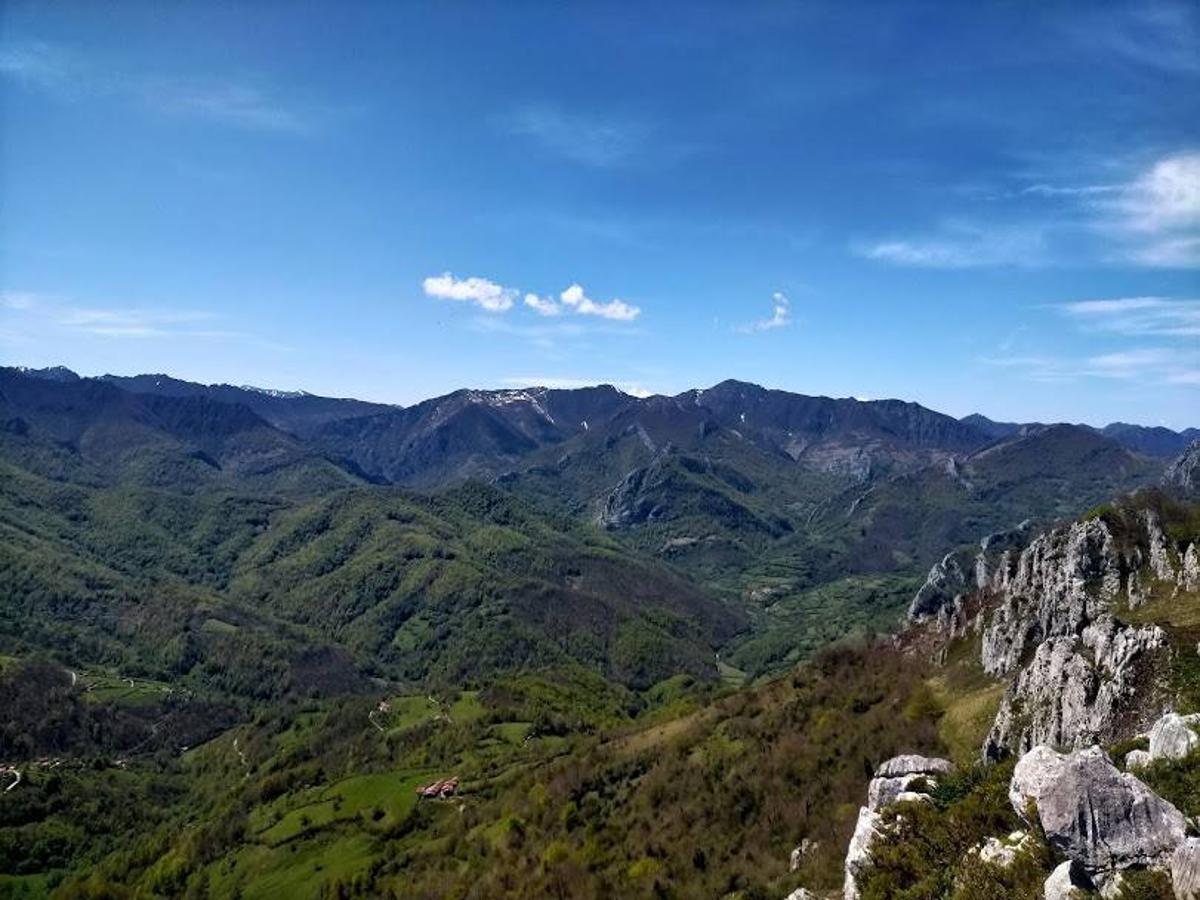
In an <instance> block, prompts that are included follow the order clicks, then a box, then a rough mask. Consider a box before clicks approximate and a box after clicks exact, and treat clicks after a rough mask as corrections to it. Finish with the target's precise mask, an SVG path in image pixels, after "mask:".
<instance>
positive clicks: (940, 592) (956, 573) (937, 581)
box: [908, 551, 974, 622]
mask: <svg viewBox="0 0 1200 900" xmlns="http://www.w3.org/2000/svg"><path fill="white" fill-rule="evenodd" d="M969 560H970V555H969V554H967V553H965V552H964V551H955V552H954V553H947V554H946V555H945V556H944V557H943V558H942V559H941V560H940V561H939V562H937V563H934V565H933V568H931V569H930V570H929V575H928V576H927V577H926V578H925V583H924V584H923V585H921V587H920V589H918V591H917V593H916V595H915V596H914V597H913V599H912V603H911V604H909V607H908V620H909V621H910V622H920V621H924V620H925V619H928V618H930V617H931V616H935V615H937V614H938V613H939V612H941V611H942V610H943V609H946V608H947V607H949V606H951V605H952V604H953V603H954V600H955V598H956V597H959V596H961V595H962V594H964V593H966V592H967V591H969V590H972V589H973V588H974V585H973V584H972V583H971V582H970V580H968V577H967V571H968V569H967V565H969Z"/></svg>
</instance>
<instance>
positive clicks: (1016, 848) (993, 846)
mask: <svg viewBox="0 0 1200 900" xmlns="http://www.w3.org/2000/svg"><path fill="white" fill-rule="evenodd" d="M1032 844H1033V839H1032V838H1031V837H1030V836H1029V833H1028V832H1025V831H1014V832H1013V833H1012V834H1010V835H1009V836H1008V837H1007V838H1006V839H1001V838H995V837H990V838H988V839H987V840H986V841H984V843H983V846H982V847H980V848H979V858H980V859H981V860H983V861H984V862H985V863H990V864H991V865H994V866H1001V867H1002V868H1008V867H1009V866H1011V865H1012V864H1013V863H1014V862H1016V859H1017V854H1018V853H1020V852H1021V851H1022V850H1024V849H1025V848H1026V847H1029V846H1032Z"/></svg>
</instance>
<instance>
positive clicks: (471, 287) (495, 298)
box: [421, 272, 518, 312]
mask: <svg viewBox="0 0 1200 900" xmlns="http://www.w3.org/2000/svg"><path fill="white" fill-rule="evenodd" d="M421 286H422V287H423V288H424V290H425V294H426V295H427V296H429V297H434V298H435V299H438V300H459V301H464V302H468V303H475V304H477V305H478V306H479V307H481V308H482V309H485V310H487V311H488V312H506V311H507V310H509V309H512V305H513V301H514V299H515V298H516V297H517V295H518V292H517V291H516V290H515V289H514V288H506V287H503V286H501V285H499V284H496V282H494V281H489V280H488V279H486V278H474V277H472V278H463V279H458V278H455V277H454V276H453V275H452V274H450V273H449V272H443V273H442V274H441V275H431V276H430V277H428V278H426V279H425V280H424V281H423V282H421Z"/></svg>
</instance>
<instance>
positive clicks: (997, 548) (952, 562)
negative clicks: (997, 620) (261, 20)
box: [908, 519, 1032, 622]
mask: <svg viewBox="0 0 1200 900" xmlns="http://www.w3.org/2000/svg"><path fill="white" fill-rule="evenodd" d="M1031 524H1032V523H1031V522H1030V521H1029V520H1028V519H1027V520H1025V521H1024V522H1022V523H1021V524H1020V525H1018V526H1017V527H1016V528H1010V529H1008V530H1007V531H997V532H995V533H993V534H989V535H987V536H986V537H984V538H983V539H982V540H981V541H980V542H979V548H978V550H977V551H971V550H969V549H967V550H955V551H954V552H952V553H947V554H946V555H945V556H944V557H943V558H942V559H941V560H940V561H939V562H937V563H935V564H934V565H933V567H932V568H931V569H930V570H929V575H928V577H926V579H925V583H924V584H923V585H921V587H920V589H918V590H917V593H916V595H915V596H914V597H913V599H912V603H911V604H910V605H909V608H908V620H909V621H910V622H920V621H924V620H925V619H929V618H932V617H934V616H938V617H939V618H941V617H943V616H945V615H946V613H947V612H948V611H952V609H953V607H954V606H955V604H956V602H957V601H958V599H959V598H960V597H961V596H962V595H963V594H966V593H969V592H971V591H975V590H978V589H980V588H983V587H986V586H987V585H988V584H989V582H990V581H991V579H992V575H993V573H994V572H995V571H996V568H997V565H1000V564H1002V563H1003V562H1004V560H1005V559H1008V558H1010V557H1011V554H1012V553H1013V551H1017V550H1019V549H1020V548H1021V547H1023V546H1025V543H1026V541H1027V540H1028V535H1029V530H1030V527H1031Z"/></svg>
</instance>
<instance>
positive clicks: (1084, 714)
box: [984, 615, 1167, 759]
mask: <svg viewBox="0 0 1200 900" xmlns="http://www.w3.org/2000/svg"><path fill="white" fill-rule="evenodd" d="M1166 647H1167V639H1166V634H1165V633H1164V632H1163V631H1162V629H1160V628H1158V627H1156V626H1152V625H1151V626H1144V627H1141V628H1132V627H1126V626H1121V625H1118V624H1117V623H1116V622H1115V621H1114V620H1113V618H1112V617H1111V616H1108V615H1105V616H1102V617H1101V618H1100V620H1099V621H1097V622H1095V623H1094V624H1091V625H1089V626H1087V627H1086V628H1084V630H1083V633H1082V634H1081V635H1080V636H1079V637H1056V638H1051V639H1050V640H1047V641H1044V642H1042V643H1041V644H1039V645H1038V647H1037V650H1036V651H1035V652H1034V655H1033V659H1032V660H1031V661H1030V662H1029V664H1028V665H1027V666H1025V668H1023V669H1022V670H1021V671H1020V672H1019V673H1018V675H1017V677H1016V679H1015V680H1014V681H1013V682H1012V684H1011V685H1010V686H1009V688H1008V690H1007V691H1006V692H1005V695H1004V698H1003V700H1002V701H1001V704H1000V709H999V711H998V712H997V714H996V719H995V722H994V723H993V725H992V729H991V732H990V733H989V734H988V737H987V741H986V743H985V746H984V752H985V755H986V756H987V757H988V758H993V759H994V758H999V757H1000V756H1003V755H1004V754H1005V753H1007V752H1009V751H1013V752H1017V753H1024V752H1025V751H1027V750H1029V749H1030V748H1031V747H1033V746H1035V745H1037V744H1049V745H1051V746H1056V747H1070V748H1074V747H1084V746H1088V745H1090V744H1093V743H1096V742H1097V741H1107V740H1111V739H1113V738H1114V737H1115V736H1116V735H1117V733H1118V732H1124V733H1132V732H1136V731H1139V730H1141V729H1142V728H1144V727H1146V726H1147V725H1148V724H1149V720H1150V719H1152V718H1153V716H1154V712H1155V710H1154V708H1153V707H1152V706H1150V705H1149V704H1147V703H1146V697H1147V694H1148V693H1150V690H1149V688H1147V685H1148V684H1153V682H1154V674H1155V671H1156V668H1157V666H1158V663H1159V655H1160V653H1164V652H1165V651H1166Z"/></svg>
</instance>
